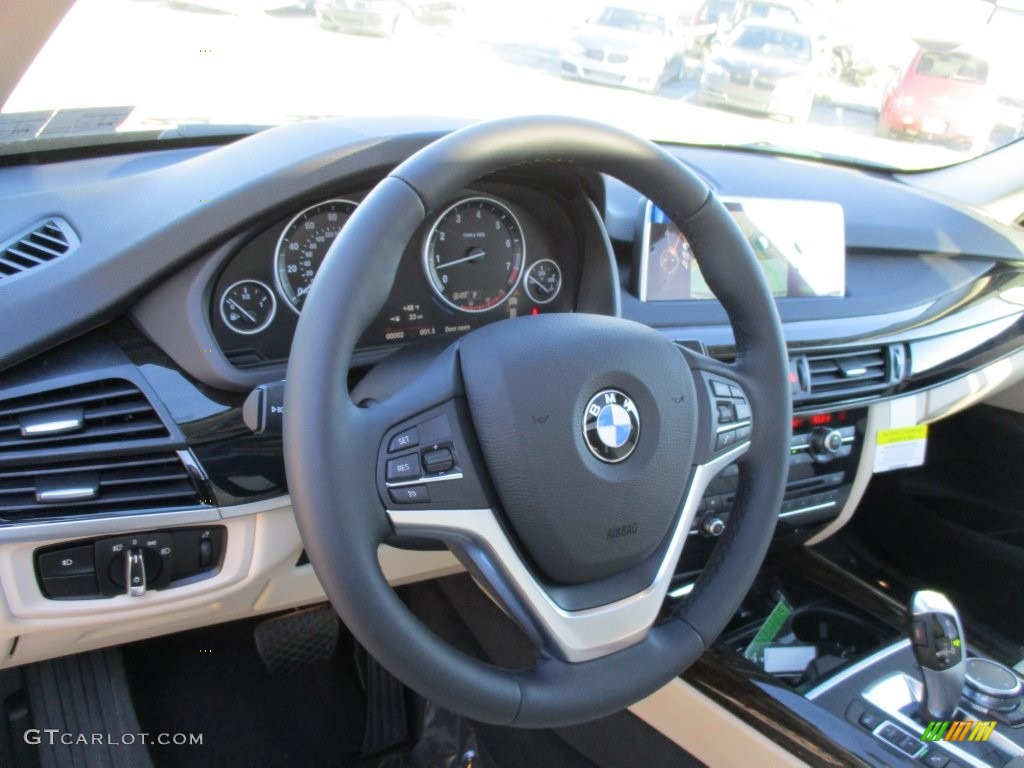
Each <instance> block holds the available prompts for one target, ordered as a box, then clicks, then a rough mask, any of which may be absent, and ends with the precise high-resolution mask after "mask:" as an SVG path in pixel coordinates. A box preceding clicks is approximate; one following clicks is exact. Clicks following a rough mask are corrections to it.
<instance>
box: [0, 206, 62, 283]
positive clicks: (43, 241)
mask: <svg viewBox="0 0 1024 768" xmlns="http://www.w3.org/2000/svg"><path fill="white" fill-rule="evenodd" d="M78 242H79V241H78V236H77V235H76V234H75V231H74V230H73V229H71V225H70V224H68V223H67V222H66V221H64V219H57V218H53V219H47V220H46V221H43V222H40V223H39V224H37V225H36V226H35V227H33V228H32V229H31V230H29V231H28V232H25V233H24V234H22V235H19V236H18V237H16V238H15V239H14V240H12V241H10V242H8V243H7V244H6V245H4V246H3V248H0V280H2V279H4V278H7V277H13V276H14V275H19V274H21V273H22V272H24V271H26V270H29V269H32V268H33V267H38V266H39V265H40V264H46V263H47V262H50V261H53V260H54V259H59V258H60V257H61V256H65V255H67V254H68V253H70V252H71V251H72V250H73V249H74V248H76V247H77V246H78Z"/></svg>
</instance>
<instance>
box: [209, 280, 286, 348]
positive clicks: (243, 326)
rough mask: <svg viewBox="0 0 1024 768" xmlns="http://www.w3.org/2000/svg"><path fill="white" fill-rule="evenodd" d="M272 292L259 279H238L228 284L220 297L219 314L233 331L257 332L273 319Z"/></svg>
mask: <svg viewBox="0 0 1024 768" xmlns="http://www.w3.org/2000/svg"><path fill="white" fill-rule="evenodd" d="M276 311H277V301H276V300H275V299H274V292H273V291H271V290H270V288H268V287H267V286H266V285H264V284H263V283H261V282H260V281H259V280H240V281H239V282H237V283H234V284H232V285H230V286H228V289H227V290H226V291H224V293H223V295H222V296H221V299H220V316H221V319H222V320H223V321H224V324H225V325H226V326H227V327H228V328H230V329H231V330H232V331H234V332H235V333H241V334H245V335H250V334H253V333H259V332H260V331H262V330H263V329H264V328H266V327H267V326H268V325H270V321H271V320H273V319H274V313H275V312H276Z"/></svg>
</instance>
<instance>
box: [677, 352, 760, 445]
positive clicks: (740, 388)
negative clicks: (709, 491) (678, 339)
mask: <svg viewBox="0 0 1024 768" xmlns="http://www.w3.org/2000/svg"><path fill="white" fill-rule="evenodd" d="M682 352H683V355H684V357H686V359H687V363H688V364H689V366H690V370H691V371H692V372H693V377H694V382H695V385H696V391H697V405H698V407H699V409H700V417H699V422H700V424H701V425H702V427H703V428H702V430H701V435H700V437H698V439H697V459H696V460H697V462H698V463H702V464H709V463H713V462H714V463H717V462H716V459H718V458H719V457H721V456H724V455H728V456H730V457H733V458H732V460H733V461H735V460H736V459H738V458H739V457H741V456H743V454H745V453H746V452H747V449H748V448H749V447H750V440H751V438H752V436H753V433H754V413H753V405H752V403H751V399H750V395H749V394H748V390H750V389H751V388H752V387H753V386H754V384H753V382H752V381H750V380H749V379H748V377H747V376H746V375H745V373H744V372H743V370H742V369H741V367H740V366H739V365H736V364H728V363H723V362H721V361H719V360H715V359H714V358H713V357H709V356H707V355H702V354H700V353H698V352H693V351H692V350H688V349H684V350H682Z"/></svg>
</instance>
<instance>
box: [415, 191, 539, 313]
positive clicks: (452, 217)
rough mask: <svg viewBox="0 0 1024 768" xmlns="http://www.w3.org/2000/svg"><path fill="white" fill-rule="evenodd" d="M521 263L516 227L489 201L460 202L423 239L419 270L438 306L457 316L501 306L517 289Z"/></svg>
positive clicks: (523, 247) (512, 218)
mask: <svg viewBox="0 0 1024 768" xmlns="http://www.w3.org/2000/svg"><path fill="white" fill-rule="evenodd" d="M525 257H526V244H525V242H524V241H523V234H522V230H521V229H520V227H519V222H518V221H516V217H515V216H514V215H513V214H512V211H510V210H509V209H508V208H507V207H506V206H504V205H503V204H501V203H499V202H498V201H497V200H493V199H491V198H488V197H470V198H466V199H464V200H460V201H459V202H457V203H455V205H452V206H451V207H449V208H448V209H446V210H445V211H444V213H442V214H441V215H440V216H439V217H438V219H437V221H436V222H435V224H434V226H433V227H431V229H430V231H429V232H428V233H427V239H426V241H425V242H424V245H423V266H424V269H425V271H426V273H427V279H428V280H429V281H430V286H431V288H432V289H433V290H434V293H435V294H436V295H437V297H438V298H439V299H441V301H443V302H444V303H445V304H447V305H448V306H450V307H452V308H454V309H457V310H460V311H462V312H485V311H486V310H488V309H493V308H494V307H497V306H500V305H501V304H503V303H504V302H505V301H506V300H507V299H508V297H509V296H510V295H511V294H512V292H513V291H514V290H515V289H516V286H517V285H518V284H519V280H520V278H521V276H522V274H523V262H524V260H525Z"/></svg>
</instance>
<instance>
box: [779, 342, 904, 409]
mask: <svg viewBox="0 0 1024 768" xmlns="http://www.w3.org/2000/svg"><path fill="white" fill-rule="evenodd" d="M906 360H907V358H906V348H905V347H903V346H902V345H900V344H895V345H891V346H882V347H867V348H861V349H852V350H850V349H844V350H829V351H823V352H809V353H807V354H805V355H800V356H798V357H795V358H793V359H791V361H790V378H791V380H792V383H793V400H794V401H795V402H802V401H810V400H833V401H839V400H845V399H849V398H855V397H866V396H870V395H874V394H879V393H883V392H885V391H886V390H888V389H890V388H891V387H893V386H895V385H896V384H898V383H899V382H900V381H901V380H902V379H903V378H904V376H905V374H906V369H907V365H906Z"/></svg>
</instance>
